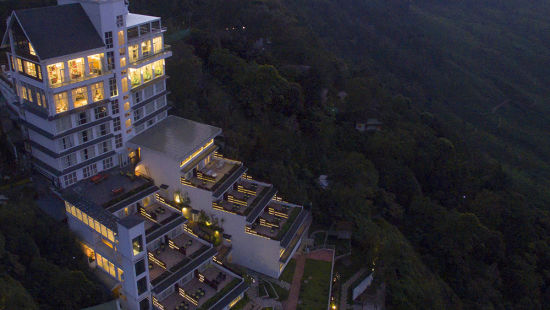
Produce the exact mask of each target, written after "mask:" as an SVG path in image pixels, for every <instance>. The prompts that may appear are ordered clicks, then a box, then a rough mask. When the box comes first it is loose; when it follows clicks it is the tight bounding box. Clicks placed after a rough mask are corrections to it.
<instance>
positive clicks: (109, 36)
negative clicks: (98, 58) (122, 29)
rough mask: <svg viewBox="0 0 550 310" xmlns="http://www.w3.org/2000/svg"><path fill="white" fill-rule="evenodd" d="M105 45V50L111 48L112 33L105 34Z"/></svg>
mask: <svg viewBox="0 0 550 310" xmlns="http://www.w3.org/2000/svg"><path fill="white" fill-rule="evenodd" d="M105 45H106V46H107V48H113V32H112V31H109V32H105Z"/></svg>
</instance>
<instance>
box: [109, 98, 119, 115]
mask: <svg viewBox="0 0 550 310" xmlns="http://www.w3.org/2000/svg"><path fill="white" fill-rule="evenodd" d="M118 112H119V110H118V99H116V100H115V101H113V102H111V114H118Z"/></svg>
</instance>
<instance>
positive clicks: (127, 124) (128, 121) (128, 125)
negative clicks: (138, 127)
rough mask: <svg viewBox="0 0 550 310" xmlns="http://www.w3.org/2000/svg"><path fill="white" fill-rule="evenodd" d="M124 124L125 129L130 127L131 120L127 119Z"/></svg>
mask: <svg viewBox="0 0 550 310" xmlns="http://www.w3.org/2000/svg"><path fill="white" fill-rule="evenodd" d="M124 124H125V125H126V129H128V128H130V127H132V120H131V119H127V120H126V122H124Z"/></svg>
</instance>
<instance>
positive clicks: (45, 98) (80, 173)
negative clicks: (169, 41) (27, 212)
mask: <svg viewBox="0 0 550 310" xmlns="http://www.w3.org/2000/svg"><path fill="white" fill-rule="evenodd" d="M58 2H59V5H58V6H52V7H43V8H35V9H27V10H19V11H14V12H13V13H12V14H11V16H10V17H9V19H8V22H7V31H6V34H5V35H4V39H3V45H4V46H6V47H7V48H8V50H9V52H8V61H9V68H8V69H9V73H10V76H11V78H12V82H13V84H14V86H15V88H16V92H17V94H18V96H19V98H20V100H19V104H17V105H13V104H12V105H11V107H12V109H13V110H14V111H16V113H18V114H19V117H20V120H21V125H22V128H23V132H24V134H25V136H26V138H27V149H28V151H29V152H30V153H31V154H32V157H33V160H34V165H35V167H36V168H37V169H39V170H40V171H41V172H42V173H43V174H44V175H46V176H48V177H49V178H50V179H51V180H52V182H54V184H56V185H57V186H59V187H67V186H70V185H72V184H74V183H76V182H78V181H79V180H82V179H86V178H88V177H90V176H92V175H95V174H97V173H98V172H100V171H102V170H107V169H110V168H112V167H114V166H118V165H126V164H127V163H128V156H126V154H125V152H124V150H123V146H124V144H125V142H126V141H127V140H128V139H130V138H131V137H132V136H134V135H135V134H136V133H139V132H141V131H143V130H145V129H146V128H148V127H150V126H153V125H154V124H155V123H156V122H158V121H160V120H162V119H163V118H165V117H166V116H167V110H168V105H167V101H166V94H167V91H166V75H165V69H164V59H165V58H167V57H169V56H170V55H171V52H170V51H169V49H168V48H167V46H165V45H164V38H163V32H164V28H163V27H162V25H161V20H160V18H158V17H152V16H144V15H138V14H131V13H128V4H127V3H126V2H127V1H122V0H79V1H77V0H59V1H58Z"/></svg>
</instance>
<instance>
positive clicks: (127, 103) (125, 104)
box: [124, 101, 130, 111]
mask: <svg viewBox="0 0 550 310" xmlns="http://www.w3.org/2000/svg"><path fill="white" fill-rule="evenodd" d="M128 110H130V102H129V101H127V102H126V103H124V111H128Z"/></svg>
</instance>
